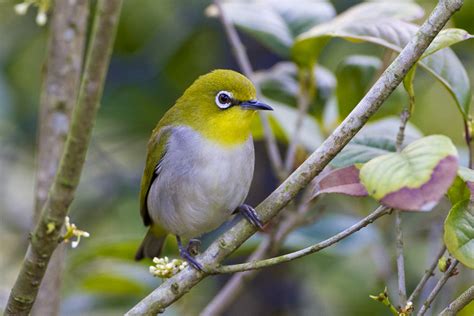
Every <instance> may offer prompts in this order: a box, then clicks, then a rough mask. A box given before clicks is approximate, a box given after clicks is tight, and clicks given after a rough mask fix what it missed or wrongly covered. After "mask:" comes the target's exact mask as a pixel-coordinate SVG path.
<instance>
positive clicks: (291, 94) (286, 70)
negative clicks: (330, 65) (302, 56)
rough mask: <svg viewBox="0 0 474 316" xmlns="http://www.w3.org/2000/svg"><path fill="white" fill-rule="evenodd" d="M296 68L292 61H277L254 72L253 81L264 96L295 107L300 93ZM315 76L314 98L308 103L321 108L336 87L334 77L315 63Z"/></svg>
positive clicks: (312, 107) (312, 106) (311, 107)
mask: <svg viewBox="0 0 474 316" xmlns="http://www.w3.org/2000/svg"><path fill="white" fill-rule="evenodd" d="M297 72H298V70H297V68H296V65H295V64H294V63H292V62H279V63H277V64H275V65H274V66H273V67H271V68H270V69H267V70H264V71H259V72H257V73H256V74H255V77H254V78H255V81H256V83H257V85H258V86H259V87H260V89H261V90H262V93H263V95H264V96H266V97H268V98H270V99H272V100H276V101H278V102H281V103H284V104H288V105H291V106H293V107H297V98H298V95H299V93H300V91H299V90H300V87H299V82H298V74H297ZM314 77H315V78H316V82H317V86H316V89H317V91H316V98H315V99H314V100H313V102H312V104H310V109H314V108H316V107H317V108H319V112H320V111H321V108H322V106H323V105H324V104H326V102H327V101H328V100H329V98H330V97H331V96H332V95H333V91H334V88H335V87H336V78H335V77H334V75H333V74H332V73H331V72H330V71H329V70H328V69H326V68H324V67H322V66H320V65H317V66H316V67H315V71H314Z"/></svg>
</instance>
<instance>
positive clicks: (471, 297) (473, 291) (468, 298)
mask: <svg viewBox="0 0 474 316" xmlns="http://www.w3.org/2000/svg"><path fill="white" fill-rule="evenodd" d="M472 301H474V285H473V286H471V287H470V288H468V289H467V290H466V291H465V292H464V293H462V294H461V295H460V296H459V297H458V298H457V299H455V300H454V301H452V302H451V304H449V306H448V307H446V308H445V309H444V310H443V311H442V312H441V313H440V314H439V315H440V316H455V315H457V314H458V312H459V311H460V310H462V309H463V308H464V307H465V306H466V305H467V304H469V303H472Z"/></svg>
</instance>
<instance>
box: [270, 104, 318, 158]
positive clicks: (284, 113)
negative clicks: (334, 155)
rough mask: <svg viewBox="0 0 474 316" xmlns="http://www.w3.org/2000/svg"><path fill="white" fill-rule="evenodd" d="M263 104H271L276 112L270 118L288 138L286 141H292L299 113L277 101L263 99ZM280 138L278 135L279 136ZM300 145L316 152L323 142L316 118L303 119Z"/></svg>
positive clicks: (308, 116)
mask: <svg viewBox="0 0 474 316" xmlns="http://www.w3.org/2000/svg"><path fill="white" fill-rule="evenodd" d="M262 101H263V102H266V103H268V104H270V105H271V106H272V107H273V109H274V111H272V112H271V113H270V114H269V116H270V118H272V119H273V121H274V123H275V124H276V125H277V128H278V129H280V130H281V131H282V132H283V133H284V136H285V138H286V141H288V140H289V139H291V136H292V135H293V133H294V131H295V123H296V120H297V118H298V111H297V110H296V109H294V108H291V107H289V106H286V105H284V104H281V103H277V102H275V101H270V100H266V99H265V98H262ZM277 136H278V135H277ZM299 139H300V143H301V144H302V145H303V146H304V147H305V148H306V149H307V150H308V151H314V150H315V149H316V148H317V147H318V146H319V145H321V143H322V142H323V137H322V135H321V131H320V129H319V126H318V124H317V122H316V120H315V119H314V118H312V117H311V116H310V115H306V116H305V118H304V119H303V124H302V126H301V129H300V133H299Z"/></svg>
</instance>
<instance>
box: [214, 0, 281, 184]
mask: <svg viewBox="0 0 474 316" xmlns="http://www.w3.org/2000/svg"><path fill="white" fill-rule="evenodd" d="M214 5H215V6H216V8H217V10H218V11H219V18H220V20H221V23H222V25H223V26H224V30H225V33H226V35H227V38H228V39H229V42H230V45H231V46H232V51H233V52H234V55H235V58H236V59H237V63H238V64H239V67H240V69H242V71H243V73H244V75H245V76H247V78H249V79H250V80H252V81H253V82H254V80H253V77H254V73H253V69H252V65H251V64H250V60H249V57H248V55H247V52H246V51H245V47H244V45H243V44H242V42H241V41H240V38H239V34H237V31H236V29H235V27H234V25H233V24H232V22H231V21H229V18H228V17H227V15H226V14H225V12H224V9H223V8H222V4H221V2H220V1H219V0H214ZM254 83H255V82H254ZM257 93H258V94H259V95H260V89H259V88H258V87H257ZM259 116H260V121H261V122H262V126H263V134H264V136H265V145H266V147H267V152H268V157H269V158H270V164H271V166H272V169H273V172H274V173H275V175H276V176H278V177H280V178H281V177H282V175H283V163H282V160H281V156H280V152H279V151H278V146H277V143H276V140H275V135H273V132H272V129H271V127H270V122H269V120H268V116H267V114H266V113H263V112H262V111H260V112H259Z"/></svg>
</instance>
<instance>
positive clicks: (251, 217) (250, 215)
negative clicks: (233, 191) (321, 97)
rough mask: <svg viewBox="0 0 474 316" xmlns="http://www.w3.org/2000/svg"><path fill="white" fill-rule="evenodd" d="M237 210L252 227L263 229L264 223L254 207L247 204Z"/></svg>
mask: <svg viewBox="0 0 474 316" xmlns="http://www.w3.org/2000/svg"><path fill="white" fill-rule="evenodd" d="M237 210H238V211H239V212H240V213H241V214H242V216H243V217H245V218H246V219H247V220H248V221H249V222H250V223H251V224H252V225H254V226H255V227H257V228H259V229H263V223H262V220H261V219H260V217H259V216H258V214H257V212H256V211H255V209H254V208H253V207H251V206H250V205H247V204H242V205H241V206H239V207H238V208H237Z"/></svg>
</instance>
